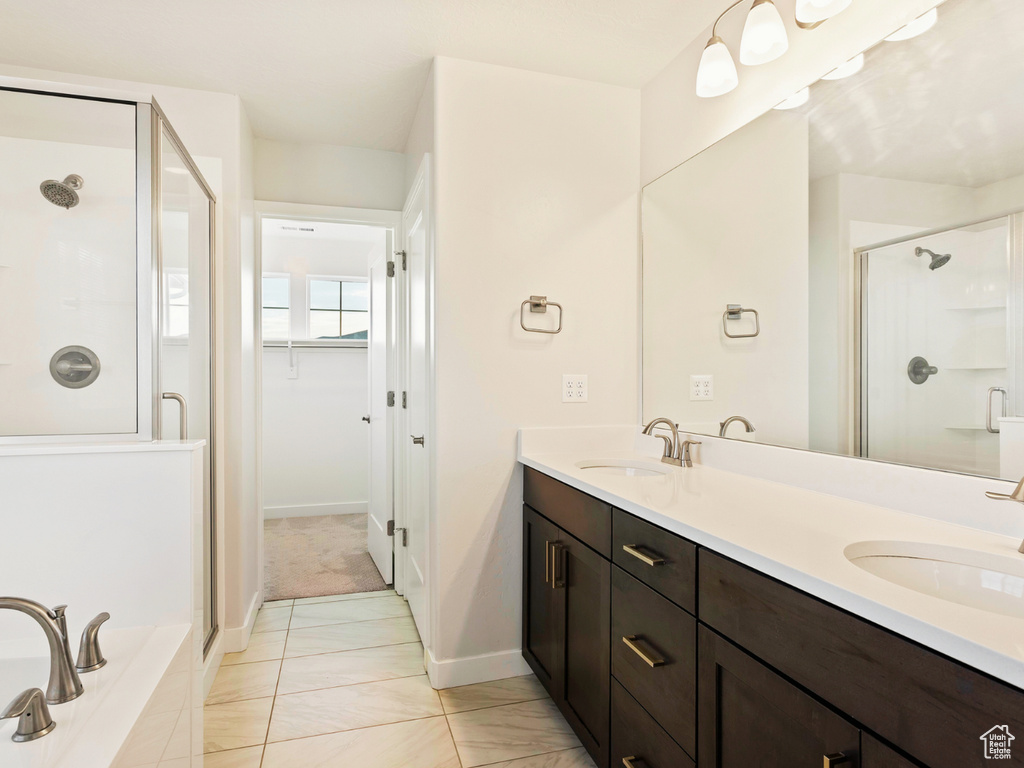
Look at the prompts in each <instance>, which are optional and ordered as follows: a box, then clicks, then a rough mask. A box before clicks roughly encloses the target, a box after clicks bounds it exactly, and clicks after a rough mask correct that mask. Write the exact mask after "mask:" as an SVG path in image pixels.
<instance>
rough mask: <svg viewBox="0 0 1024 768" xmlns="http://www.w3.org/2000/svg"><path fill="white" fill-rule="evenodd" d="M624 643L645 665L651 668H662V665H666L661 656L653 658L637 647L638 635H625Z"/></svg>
mask: <svg viewBox="0 0 1024 768" xmlns="http://www.w3.org/2000/svg"><path fill="white" fill-rule="evenodd" d="M622 642H624V643H625V644H626V647H627V648H629V650H631V651H632V652H633V653H635V654H636V655H637V656H639V657H640V658H641V659H643V660H644V663H645V664H646V665H647V666H649V667H660V666H661V665H662V664H664V663H665V660H664V659H663V658H661V657H660V656H651V655H648V654H647V653H644V650H643V649H642V648H641V647H640V646H639V645H637V636H636V635H623V637H622Z"/></svg>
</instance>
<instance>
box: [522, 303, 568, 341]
mask: <svg viewBox="0 0 1024 768" xmlns="http://www.w3.org/2000/svg"><path fill="white" fill-rule="evenodd" d="M527 304H529V305H530V311H531V312H535V313H537V314H541V315H542V314H544V313H546V312H547V311H548V307H549V306H550V307H558V327H557V328H555V329H554V330H553V331H549V330H547V329H546V328H527V327H526V321H525V320H524V319H523V310H524V309H526V305H527ZM564 314H565V310H563V309H562V305H561V304H559V303H558V302H557V301H548V297H547V296H531V297H530V298H528V299H527V300H526V301H524V302H523V303H522V304H521V305H520V307H519V325H520V327H521V328H522V329H523V330H524V331H527V332H529V333H561V332H562V315H564Z"/></svg>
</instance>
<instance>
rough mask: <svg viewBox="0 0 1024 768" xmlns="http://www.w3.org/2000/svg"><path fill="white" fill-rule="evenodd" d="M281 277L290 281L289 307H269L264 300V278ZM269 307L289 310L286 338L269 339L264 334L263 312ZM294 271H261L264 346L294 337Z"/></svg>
mask: <svg viewBox="0 0 1024 768" xmlns="http://www.w3.org/2000/svg"><path fill="white" fill-rule="evenodd" d="M268 277H270V278H280V279H284V280H287V281H288V306H287V307H268V306H267V305H266V304H265V303H264V302H265V299H266V294H264V292H263V280H264V278H268ZM267 309H286V310H288V336H287V338H284V339H268V338H267V337H266V336H263V312H264V310H267ZM292 310H293V307H292V273H291V272H261V273H260V337H261V338H262V339H263V346H265V347H266V346H270V345H272V344H277V343H284V344H287V343H288V341H290V340H291V338H292Z"/></svg>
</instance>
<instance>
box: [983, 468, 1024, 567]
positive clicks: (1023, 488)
mask: <svg viewBox="0 0 1024 768" xmlns="http://www.w3.org/2000/svg"><path fill="white" fill-rule="evenodd" d="M985 495H986V496H988V497H989V498H990V499H998V500H999V501H1019V502H1020V503H1021V504H1024V478H1022V479H1021V481H1020V482H1019V483H1017V487H1016V488H1014V489H1013V493H996V492H995V491H985ZM1017 551H1018V552H1020V553H1021V554H1022V555H1024V541H1022V542H1021V543H1020V546H1019V547H1018V548H1017Z"/></svg>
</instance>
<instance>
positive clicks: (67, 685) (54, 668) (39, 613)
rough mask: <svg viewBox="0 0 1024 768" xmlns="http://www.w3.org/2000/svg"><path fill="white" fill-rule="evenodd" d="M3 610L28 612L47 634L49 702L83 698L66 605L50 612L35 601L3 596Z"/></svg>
mask: <svg viewBox="0 0 1024 768" xmlns="http://www.w3.org/2000/svg"><path fill="white" fill-rule="evenodd" d="M3 608H9V609H11V610H12V611H21V612H22V613H27V614H28V615H29V616H31V617H32V618H33V619H35V620H36V623H37V624H39V626H41V627H42V628H43V632H45V633H46V641H47V642H48V643H49V644H50V682H49V684H48V685H47V686H46V700H47V701H48V702H49V703H50V704H63V703H64V702H65V701H71V700H72V699H76V698H78V697H79V696H81V695H82V691H83V690H84V688H83V687H82V681H81V680H80V679H79V678H78V671H77V670H76V669H75V662H74V661H73V660H72V658H71V646H70V645H69V644H68V624H67V619H66V618H64V609H65V608H67V606H66V605H58V606H57V607H56V608H54V609H53V610H50V609H49V608H47V607H46V606H45V605H41V604H39V603H37V602H35V601H33V600H26V599H24V598H21V597H0V609H3Z"/></svg>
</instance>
